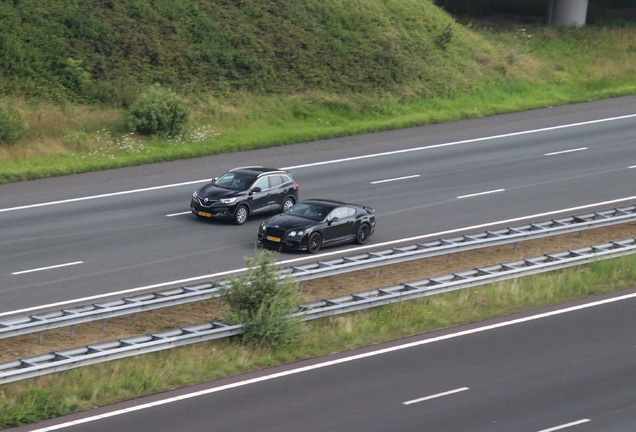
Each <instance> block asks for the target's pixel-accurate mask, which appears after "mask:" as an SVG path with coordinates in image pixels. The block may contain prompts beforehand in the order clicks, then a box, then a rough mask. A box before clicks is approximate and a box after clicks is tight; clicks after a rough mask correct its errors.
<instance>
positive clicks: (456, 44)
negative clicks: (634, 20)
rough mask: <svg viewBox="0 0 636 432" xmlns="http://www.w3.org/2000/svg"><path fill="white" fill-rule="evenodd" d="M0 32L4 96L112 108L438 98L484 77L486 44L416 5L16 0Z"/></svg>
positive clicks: (320, 0)
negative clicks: (184, 101)
mask: <svg viewBox="0 0 636 432" xmlns="http://www.w3.org/2000/svg"><path fill="white" fill-rule="evenodd" d="M0 28H2V29H3V30H2V34H1V36H0V37H1V39H0V56H1V57H2V59H3V60H2V63H1V66H0V76H1V79H2V81H1V83H2V85H1V88H2V91H3V93H4V94H5V95H13V96H16V95H23V96H25V97H38V98H39V97H44V98H47V99H51V100H72V101H76V102H91V101H99V102H104V103H108V104H111V105H115V106H117V105H126V104H127V103H129V102H130V98H131V97H134V96H135V93H136V92H137V91H138V89H139V86H140V85H143V84H150V83H154V82H160V83H164V84H168V85H170V86H172V87H173V88H174V89H177V90H178V91H180V92H183V93H186V94H193V93H206V92H212V93H216V94H225V93H226V92H228V91H237V90H245V91H249V92H257V93H287V94H289V93H297V92H306V91H308V90H323V91H328V92H334V93H339V92H363V93H364V92H377V91H382V92H397V93H399V94H408V95H425V96H440V95H448V94H449V93H452V92H453V91H471V90H473V88H472V85H471V84H470V81H472V80H473V78H474V74H475V73H476V74H478V75H479V74H490V73H493V70H492V67H491V66H492V65H488V64H487V62H483V61H481V62H480V61H478V60H477V59H478V58H480V56H483V55H484V54H489V53H490V52H491V51H492V48H491V47H490V46H489V45H488V44H485V43H483V41H482V40H481V38H479V37H475V36H474V35H471V33H469V32H468V31H466V30H465V29H464V28H463V27H462V26H459V25H457V24H456V23H455V22H454V21H453V20H452V19H451V17H450V16H449V15H448V14H446V13H444V12H443V11H442V10H441V9H439V8H437V7H435V6H434V5H433V4H432V3H431V2H430V1H427V0H424V1H422V0H348V1H339V0H303V1H298V0H279V1H275V2H273V1H270V0H242V1H203V0H181V1H179V2H175V1H172V0H154V1H149V0H110V1H109V0H98V1H95V0H90V1H89V0H73V1H65V2H59V1H55V0H16V1H12V2H7V1H5V2H1V3H0ZM495 72H496V71H495Z"/></svg>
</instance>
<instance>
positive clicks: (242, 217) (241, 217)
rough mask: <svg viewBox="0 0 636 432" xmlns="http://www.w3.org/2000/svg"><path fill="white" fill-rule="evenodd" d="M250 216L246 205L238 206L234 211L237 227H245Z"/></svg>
mask: <svg viewBox="0 0 636 432" xmlns="http://www.w3.org/2000/svg"><path fill="white" fill-rule="evenodd" d="M248 214H249V212H248V210H247V207H245V206H244V205H241V206H238V207H237V208H236V210H235V211H234V223H235V224H236V225H243V224H244V223H245V221H246V220H247V216H248Z"/></svg>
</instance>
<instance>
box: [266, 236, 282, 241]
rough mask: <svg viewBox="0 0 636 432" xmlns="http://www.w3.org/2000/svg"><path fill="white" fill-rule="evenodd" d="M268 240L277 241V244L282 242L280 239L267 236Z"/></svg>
mask: <svg viewBox="0 0 636 432" xmlns="http://www.w3.org/2000/svg"><path fill="white" fill-rule="evenodd" d="M267 240H269V241H275V242H279V241H280V239H279V238H278V237H272V236H267Z"/></svg>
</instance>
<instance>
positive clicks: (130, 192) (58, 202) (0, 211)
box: [0, 179, 210, 213]
mask: <svg viewBox="0 0 636 432" xmlns="http://www.w3.org/2000/svg"><path fill="white" fill-rule="evenodd" d="M209 181H210V180H209V179H206V180H195V181H189V182H184V183H175V184H169V185H163V186H153V187H149V188H144V189H133V190H127V191H121V192H113V193H107V194H101V195H92V196H87V197H81V198H70V199H66V200H61V201H50V202H44V203H38V204H29V205H24V206H19V207H9V208H4V209H0V213H4V212H10V211H14V210H25V209H31V208H36V207H46V206H51V205H57V204H67V203H71V202H78V201H88V200H94V199H98V198H109V197H113V196H118V195H128V194H133V193H139V192H148V191H153V190H160V189H168V188H173V187H179V186H187V185H191V184H197V183H204V182H209Z"/></svg>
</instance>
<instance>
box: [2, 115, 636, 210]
mask: <svg viewBox="0 0 636 432" xmlns="http://www.w3.org/2000/svg"><path fill="white" fill-rule="evenodd" d="M634 117H636V114H628V115H624V116H619V117H610V118H605V119H600V120H591V121H587V122H580V123H571V124H567V125H561V126H552V127H547V128H542V129H533V130H528V131H522V132H513V133H509V134H503V135H493V136H489V137H483V138H473V139H468V140H463V141H455V142H449V143H444V144H433V145H430V146H423V147H415V148H410V149H404V150H395V151H391V152H383V153H375V154H370V155H364V156H355V157H350V158H344V159H334V160H329V161H324V162H314V163H309V164H304V165H296V166H290V167H283V168H281V169H284V170H293V169H298V168H307V167H314V166H321V165H329V164H334V163H340V162H348V161H355V160H362V159H369V158H374V157H381V156H390V155H394V154H400V153H409V152H414V151H422V150H430V149H435V148H441V147H449V146H456V145H461V144H469V143H473V142H480V141H487V140H491V139H498V138H508V137H513V136H519V135H527V134H533V133H538V132H547V131H551V130H558V129H566V128H571V127H577V126H586V125H590V124H596V123H605V122H609V121H616V120H625V119H629V118H634ZM209 181H210V180H209V179H205V180H195V181H190V182H185V183H175V184H169V185H164V186H155V187H149V188H145V189H134V190H129V191H122V192H113V193H110V194H102V195H94V196H90V197H82V198H71V199H68V200H62V201H52V202H46V203H39V204H31V205H25V206H19V207H9V208H4V209H0V213H3V212H9V211H14V210H24V209H30V208H35V207H44V206H49V205H55V204H65V203H69V202H76V201H85V200H92V199H97V198H107V197H111V196H116V195H126V194H131V193H138V192H147V191H152V190H158V189H167V188H172V187H177V186H184V185H190V184H196V183H206V182H209Z"/></svg>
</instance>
